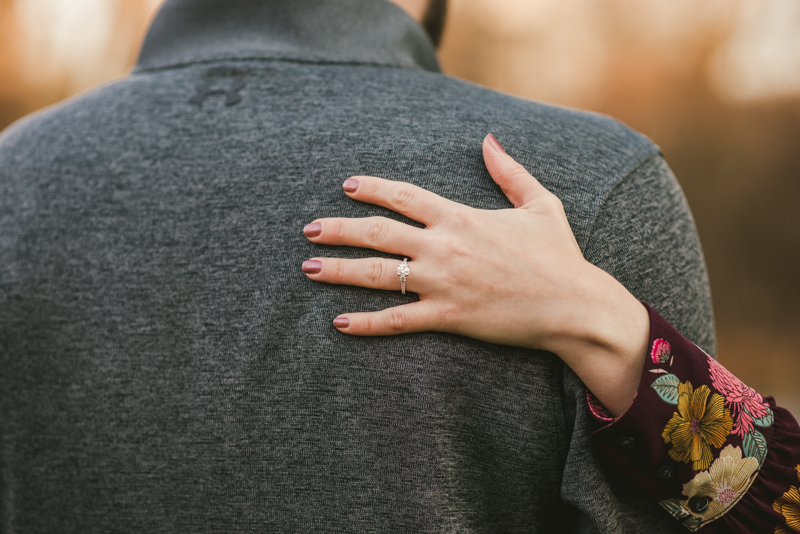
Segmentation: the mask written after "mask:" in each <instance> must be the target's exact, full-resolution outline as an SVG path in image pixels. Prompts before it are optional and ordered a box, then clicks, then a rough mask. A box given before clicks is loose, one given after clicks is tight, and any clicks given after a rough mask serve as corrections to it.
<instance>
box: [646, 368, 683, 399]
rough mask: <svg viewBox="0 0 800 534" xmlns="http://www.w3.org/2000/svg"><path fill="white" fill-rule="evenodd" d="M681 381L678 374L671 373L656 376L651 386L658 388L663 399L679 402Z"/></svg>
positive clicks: (657, 390)
mask: <svg viewBox="0 0 800 534" xmlns="http://www.w3.org/2000/svg"><path fill="white" fill-rule="evenodd" d="M680 383H681V381H680V380H679V379H678V377H677V376H675V375H672V374H669V375H664V376H659V377H658V378H656V379H655V380H654V381H653V383H652V384H651V385H650V387H652V388H653V389H654V390H656V393H658V396H659V397H661V400H663V401H666V402H668V403H670V404H678V384H680Z"/></svg>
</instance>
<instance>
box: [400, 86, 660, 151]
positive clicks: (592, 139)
mask: <svg viewBox="0 0 800 534" xmlns="http://www.w3.org/2000/svg"><path fill="white" fill-rule="evenodd" d="M420 82H423V83H424V84H427V85H430V89H431V90H432V91H433V92H434V93H437V94H438V100H439V101H440V102H442V103H444V104H445V105H446V106H448V107H453V108H457V109H458V110H459V111H460V113H461V116H462V117H463V118H464V119H465V120H469V121H477V122H484V123H486V125H487V126H490V127H491V126H495V127H502V128H507V129H510V130H512V131H513V132H515V133H517V134H518V135H521V136H522V135H524V136H526V137H527V138H530V139H531V140H532V141H536V142H537V146H538V148H539V149H540V150H544V151H552V152H561V153H563V152H587V151H588V152H591V153H592V154H594V155H595V156H607V157H619V158H625V159H626V158H629V157H630V156H632V155H635V154H636V153H639V152H642V151H649V152H651V153H652V152H658V151H659V149H658V147H657V146H656V145H655V144H654V143H653V142H652V141H651V140H650V139H648V138H647V137H645V136H644V135H642V134H641V133H639V132H636V131H635V130H633V129H632V128H630V127H628V126H626V125H625V124H623V123H621V122H620V121H618V120H616V119H614V118H612V117H609V116H607V115H603V114H601V113H597V112H591V111H586V110H579V109H573V108H568V107H563V106H558V105H553V104H547V103H543V102H537V101H532V100H527V99H524V98H520V97H516V96H512V95H508V94H505V93H501V92H498V91H495V90H492V89H489V88H486V87H482V86H480V85H476V84H474V83H471V82H467V81H464V80H460V79H457V78H453V77H450V76H442V75H437V74H431V73H417V74H416V80H414V81H413V82H411V83H412V86H413V85H422V84H423V83H420ZM598 149H599V150H600V152H598Z"/></svg>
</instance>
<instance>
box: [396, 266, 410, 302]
mask: <svg viewBox="0 0 800 534" xmlns="http://www.w3.org/2000/svg"><path fill="white" fill-rule="evenodd" d="M410 272H411V270H409V268H408V258H403V261H402V262H401V263H400V265H398V266H397V276H399V277H400V291H401V292H402V293H403V295H405V294H406V276H408V274H409V273H410Z"/></svg>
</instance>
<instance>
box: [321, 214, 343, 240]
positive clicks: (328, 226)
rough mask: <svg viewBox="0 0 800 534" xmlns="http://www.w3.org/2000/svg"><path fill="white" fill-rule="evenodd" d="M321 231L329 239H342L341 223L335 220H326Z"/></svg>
mask: <svg viewBox="0 0 800 534" xmlns="http://www.w3.org/2000/svg"><path fill="white" fill-rule="evenodd" d="M322 228H323V231H325V232H327V234H328V237H329V238H330V239H335V240H337V241H338V240H341V239H342V238H343V237H344V228H343V225H342V221H340V220H337V219H328V220H327V221H325V223H324V224H323V225H322Z"/></svg>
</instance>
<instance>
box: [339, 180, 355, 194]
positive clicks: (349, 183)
mask: <svg viewBox="0 0 800 534" xmlns="http://www.w3.org/2000/svg"><path fill="white" fill-rule="evenodd" d="M358 186H359V183H358V180H356V179H355V178H348V179H347V180H345V181H344V183H343V184H342V189H344V190H345V191H347V192H348V193H355V192H356V189H358Z"/></svg>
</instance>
